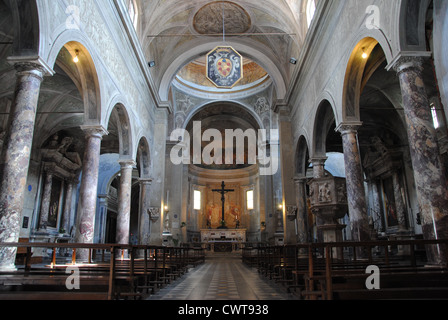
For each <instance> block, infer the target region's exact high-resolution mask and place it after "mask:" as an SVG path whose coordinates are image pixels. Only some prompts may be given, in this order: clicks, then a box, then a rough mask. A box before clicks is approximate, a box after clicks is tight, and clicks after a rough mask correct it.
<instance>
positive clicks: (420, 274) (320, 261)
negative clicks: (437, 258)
mask: <svg viewBox="0 0 448 320" xmlns="http://www.w3.org/2000/svg"><path fill="white" fill-rule="evenodd" d="M428 246H438V248H440V249H441V248H443V249H445V250H444V251H445V252H448V240H403V241H401V240H397V241H372V242H341V243H311V244H298V245H285V246H269V245H265V244H260V243H247V244H246V245H245V247H244V248H243V252H242V259H243V262H244V263H246V264H247V265H249V266H251V267H253V268H256V269H257V270H258V272H259V273H260V274H262V275H264V276H266V277H267V278H269V279H271V280H273V281H276V282H278V283H280V284H282V285H284V286H285V287H286V289H287V290H288V291H289V292H293V293H295V294H297V296H298V298H300V299H327V300H336V299H356V300H359V299H369V300H372V299H402V298H405V299H408V298H412V299H414V298H417V299H425V298H428V299H434V298H436V299H448V256H445V257H443V260H442V261H441V262H440V263H438V264H429V263H428V261H427V259H426V249H427V247H428ZM369 266H376V267H377V268H378V269H377V270H379V280H380V289H379V290H369V289H368V288H367V287H366V281H367V278H368V277H369V276H371V275H372V273H370V272H369V271H368V269H367V268H368V267H369Z"/></svg>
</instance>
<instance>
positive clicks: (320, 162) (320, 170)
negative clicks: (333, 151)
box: [310, 157, 328, 179]
mask: <svg viewBox="0 0 448 320" xmlns="http://www.w3.org/2000/svg"><path fill="white" fill-rule="evenodd" d="M327 159H328V158H326V157H322V158H312V159H310V162H311V163H312V164H313V178H314V179H320V178H324V177H325V162H326V161H327Z"/></svg>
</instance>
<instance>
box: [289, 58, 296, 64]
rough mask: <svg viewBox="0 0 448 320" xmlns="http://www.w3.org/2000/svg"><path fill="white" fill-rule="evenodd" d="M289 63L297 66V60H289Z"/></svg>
mask: <svg viewBox="0 0 448 320" xmlns="http://www.w3.org/2000/svg"><path fill="white" fill-rule="evenodd" d="M289 63H290V64H297V59H296V58H291V59H289Z"/></svg>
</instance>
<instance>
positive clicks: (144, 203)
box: [138, 179, 152, 245]
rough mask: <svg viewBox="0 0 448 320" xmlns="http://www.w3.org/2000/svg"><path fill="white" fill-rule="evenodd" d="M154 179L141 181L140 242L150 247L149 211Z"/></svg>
mask: <svg viewBox="0 0 448 320" xmlns="http://www.w3.org/2000/svg"><path fill="white" fill-rule="evenodd" d="M151 183H152V179H140V217H139V220H138V221H139V222H138V229H139V234H138V242H139V244H141V245H149V233H150V225H149V224H150V222H149V221H150V220H149V215H148V209H149V208H150V207H151V202H150V192H151Z"/></svg>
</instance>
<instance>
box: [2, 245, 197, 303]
mask: <svg viewBox="0 0 448 320" xmlns="http://www.w3.org/2000/svg"><path fill="white" fill-rule="evenodd" d="M0 247H9V248H17V252H21V253H22V254H23V255H24V257H23V264H22V265H16V268H17V270H12V271H0V300H124V299H133V300H137V299H145V298H147V297H149V296H150V295H151V294H154V293H156V292H157V291H158V290H160V289H161V288H163V287H165V286H166V285H168V284H170V283H172V282H173V281H175V280H177V279H178V278H180V277H182V276H183V275H184V274H185V273H187V272H188V271H189V269H190V268H194V267H196V266H198V265H200V264H202V263H203V262H204V260H205V253H204V250H203V249H202V248H197V247H188V246H185V247H163V246H138V245H135V246H131V245H117V244H76V243H59V244H50V243H0ZM35 252H45V253H48V257H47V258H45V259H44V261H41V262H39V263H35V260H33V254H34V253H35ZM80 257H83V258H82V259H80Z"/></svg>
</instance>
